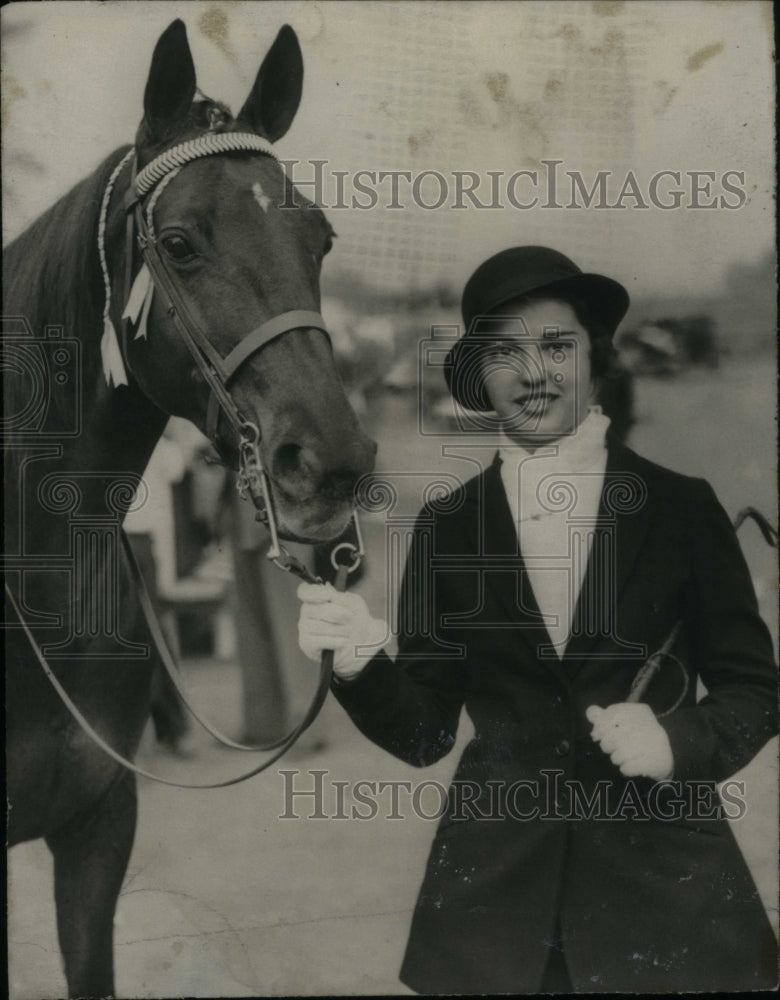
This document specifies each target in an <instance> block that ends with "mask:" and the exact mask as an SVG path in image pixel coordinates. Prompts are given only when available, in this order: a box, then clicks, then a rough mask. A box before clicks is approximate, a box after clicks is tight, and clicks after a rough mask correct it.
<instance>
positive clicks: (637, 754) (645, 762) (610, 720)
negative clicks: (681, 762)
mask: <svg viewBox="0 0 780 1000" xmlns="http://www.w3.org/2000/svg"><path fill="white" fill-rule="evenodd" d="M585 715H586V717H587V719H588V722H591V723H593V731H592V732H591V734H590V735H591V739H593V740H594V741H595V742H596V743H598V744H600V746H601V749H602V750H603V751H604V753H606V754H609V758H610V760H611V761H612V763H613V764H615V765H617V767H619V768H620V771H621V773H622V774H624V775H625V776H626V777H627V778H638V777H645V778H653V779H654V780H655V781H666V780H668V779H669V778H671V776H672V773H673V772H674V757H673V756H672V748H671V745H670V744H669V737H668V736H667V734H666V730H665V729H664V727H663V726H662V725H661V723H660V722H659V721H658V719H657V718H656V717H655V715H654V713H653V710H652V709H651V708H650V706H649V705H643V704H636V705H634V704H629V703H628V702H620V703H618V704H616V705H610V706H609V707H608V708H599V707H598V705H591V706H590V707H589V708H588V709H586V711H585Z"/></svg>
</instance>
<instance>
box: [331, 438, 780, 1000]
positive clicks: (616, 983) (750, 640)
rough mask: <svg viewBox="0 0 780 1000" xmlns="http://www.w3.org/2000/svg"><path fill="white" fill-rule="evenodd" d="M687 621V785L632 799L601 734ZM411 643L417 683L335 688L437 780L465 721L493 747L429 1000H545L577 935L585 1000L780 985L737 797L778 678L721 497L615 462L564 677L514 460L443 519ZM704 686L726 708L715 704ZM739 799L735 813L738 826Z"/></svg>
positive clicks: (682, 756)
mask: <svg viewBox="0 0 780 1000" xmlns="http://www.w3.org/2000/svg"><path fill="white" fill-rule="evenodd" d="M680 619H682V622H683V627H682V630H681V633H680V638H679V642H678V644H677V645H676V646H675V649H674V652H675V653H676V655H677V656H678V658H679V660H680V661H681V663H682V664H683V666H684V671H685V673H686V674H687V679H688V684H687V691H686V694H685V697H684V700H683V702H682V704H681V705H680V706H679V707H678V708H677V709H676V710H675V711H674V712H672V713H671V714H669V715H667V716H666V717H663V718H662V719H661V722H662V725H663V726H664V727H665V729H666V731H667V733H668V735H669V739H670V743H671V747H672V751H673V754H674V774H673V780H672V783H671V784H668V785H666V786H657V785H655V783H654V782H652V781H651V780H649V779H645V778H640V779H631V780H629V779H626V778H624V777H623V776H622V775H621V773H620V771H619V769H618V768H617V767H616V766H615V765H613V764H612V763H611V761H610V759H609V757H608V755H607V754H605V753H604V752H603V751H602V750H601V748H600V747H599V746H598V745H597V744H595V743H594V742H593V741H592V740H591V737H590V729H591V726H590V724H589V723H588V722H587V720H586V718H585V710H586V708H587V707H588V706H589V705H592V704H596V705H600V706H602V707H606V706H608V705H611V704H613V703H616V702H622V701H625V699H626V696H627V694H628V691H629V688H630V686H631V681H632V679H633V677H634V676H635V674H636V671H637V670H638V668H639V667H640V666H641V665H642V663H643V662H644V660H645V658H646V657H647V656H648V655H649V654H650V653H652V652H653V651H655V650H657V649H658V648H659V647H660V646H661V645H662V644H663V642H664V640H665V639H666V638H667V636H668V634H669V633H670V631H671V630H672V628H673V627H674V625H675V624H676V622H677V621H678V620H680ZM399 630H400V635H399V656H398V658H397V659H396V660H395V662H394V661H392V660H391V659H390V658H389V657H388V656H387V655H386V654H385V653H384V652H381V653H379V654H378V655H377V656H375V657H374V658H373V659H372V660H371V661H370V662H369V664H368V665H367V666H366V667H365V669H364V670H363V671H362V672H361V674H360V675H359V676H358V677H357V678H356V679H355V680H353V681H351V682H349V683H346V684H344V683H342V684H338V683H337V684H335V685H334V692H335V694H336V696H337V697H338V699H339V701H340V702H341V704H342V705H343V706H344V708H345V709H346V710H347V711H348V712H349V714H350V716H351V717H352V719H353V720H354V722H355V724H356V725H357V726H358V727H359V728H360V730H361V731H362V732H363V733H364V734H365V735H366V736H368V737H369V738H370V739H371V740H373V741H374V742H375V743H377V744H379V745H380V746H381V747H383V748H385V749H386V750H388V751H389V752H390V753H391V754H393V755H395V756H396V757H399V758H401V759H402V760H405V761H408V762H409V763H410V764H414V765H416V766H421V767H423V766H426V765H429V764H432V763H434V762H435V761H436V760H438V759H439V758H440V757H442V756H443V755H444V754H446V753H447V752H448V751H449V750H450V748H451V747H452V745H453V743H454V741H455V734H456V730H457V726H458V720H459V716H460V712H461V708H462V706H464V705H465V707H466V710H467V712H468V714H469V716H470V717H471V719H472V721H473V723H474V727H475V736H474V738H473V740H472V741H471V742H470V743H469V744H468V746H467V747H466V749H465V751H464V753H463V755H462V757H461V760H460V763H459V766H458V769H457V773H456V776H455V780H454V782H453V786H452V787H451V789H450V802H449V804H448V809H447V811H446V813H445V814H444V816H443V817H442V819H441V822H440V824H439V827H438V830H437V833H436V837H435V840H434V843H433V847H432V849H431V852H430V856H429V858H428V864H427V868H426V872H425V878H424V881H423V884H422V888H421V890H420V894H419V898H418V901H417V906H416V909H415V913H414V918H413V921H412V927H411V932H410V938H409V942H408V946H407V950H406V956H405V958H404V963H403V968H402V970H401V979H402V980H403V981H404V982H405V983H407V984H408V985H409V986H410V987H412V988H413V989H414V990H416V991H418V992H424V993H491V992H492V993H524V992H535V991H536V990H538V989H539V986H540V984H541V981H542V976H543V974H544V969H545V966H546V963H547V960H548V958H549V943H550V941H551V940H552V939H553V937H554V935H555V934H556V933H557V932H560V934H561V936H562V938H563V942H564V951H565V958H566V963H567V966H568V970H569V975H570V977H571V980H572V983H573V984H574V988H575V989H576V990H578V991H606V992H611V991H626V992H640V991H641V992H676V991H681V992H683V991H699V990H702V991H704V990H717V991H730V990H740V989H751V988H752V989H756V988H760V987H766V986H769V985H771V984H772V983H774V982H775V981H776V970H777V957H776V946H775V941H774V936H773V934H772V931H771V928H770V926H769V923H768V921H767V918H766V915H765V912H764V909H763V907H762V905H761V902H760V900H759V897H758V895H757V892H756V888H755V885H754V883H753V880H752V878H751V875H750V873H749V871H748V868H747V866H746V864H745V861H744V860H743V857H742V854H741V852H740V850H739V848H738V846H737V844H736V841H735V840H734V836H733V834H732V832H731V829H730V826H729V823H728V821H727V819H726V818H725V816H724V815H722V808H720V807H719V799H718V797H717V794H716V792H715V783H716V782H721V781H723V780H724V779H727V778H729V777H730V776H731V775H733V774H734V773H735V772H736V771H737V770H738V769H740V768H741V767H743V766H744V765H746V764H747V763H748V762H749V761H750V760H751V759H752V758H753V757H754V756H755V754H756V753H757V752H758V751H759V750H760V749H761V747H762V746H763V745H764V744H765V743H766V742H767V741H768V740H769V739H770V737H771V736H772V735H773V734H774V733H775V731H776V724H777V686H776V668H775V665H774V658H773V650H772V644H771V640H770V637H769V634H768V631H767V629H766V626H765V625H764V623H763V622H762V620H761V618H760V617H759V615H758V611H757V606H756V600H755V595H754V591H753V586H752V582H751V579H750V575H749V572H748V569H747V566H746V564H745V561H744V558H743V556H742V553H741V551H740V548H739V545H738V542H737V540H736V537H735V534H734V531H733V529H732V527H731V524H730V522H729V520H728V517H727V516H726V514H725V513H724V511H723V509H722V508H721V506H720V505H719V503H718V501H717V500H716V498H715V495H714V493H713V491H712V489H711V488H710V486H709V485H708V484H707V483H706V482H704V481H703V480H698V479H691V478H689V477H685V476H682V475H679V474H676V473H673V472H670V471H668V470H666V469H663V468H661V467H660V466H657V465H654V464H652V463H651V462H648V461H646V460H644V459H642V458H640V457H639V456H638V455H636V454H634V453H633V452H632V451H630V450H629V449H627V448H625V447H624V446H623V445H621V444H619V443H618V442H617V441H614V440H609V439H608V461H607V468H606V473H605V479H604V487H603V490H602V495H601V502H600V507H599V514H598V522H597V527H596V532H595V537H594V541H593V545H592V549H591V555H590V558H589V560H588V565H587V570H586V574H585V581H584V584H583V587H582V592H581V594H580V598H579V602H578V605H577V610H576V612H575V617H574V624H573V628H572V635H571V638H570V640H569V643H568V645H567V647H566V650H565V655H564V656H563V657H562V658H561V659H559V658H558V657H557V655H552V656H550V655H545V649H544V647H545V645H546V644H547V643H548V642H549V640H548V638H547V633H546V630H545V627H544V624H543V622H542V619H541V616H540V612H539V609H538V607H537V605H536V602H535V600H534V596H533V592H532V590H531V588H530V586H529V584H528V580H527V574H526V572H525V571H524V567H523V559H522V554H521V553H520V552H519V549H518V541H517V533H516V530H515V526H514V524H513V519H512V515H511V513H510V510H509V506H508V503H507V499H506V494H505V492H504V488H503V485H502V482H501V477H500V471H499V459H498V457H496V460H495V461H494V463H493V464H492V466H491V467H490V468H488V469H487V470H486V471H485V472H483V473H482V474H481V475H479V476H477V477H476V478H474V479H472V480H470V481H469V482H468V483H466V485H465V486H464V487H462V488H460V489H459V490H457V491H456V492H455V493H453V494H452V495H451V496H450V497H448V498H446V499H445V500H444V501H443V502H441V503H437V504H436V505H430V506H428V507H426V508H425V509H424V510H423V511H422V513H421V514H420V517H419V519H418V521H417V525H416V528H415V534H414V539H413V543H412V547H411V551H410V556H409V559H408V562H407V568H406V573H405V578H404V582H403V586H402V592H401V597H400V601H399ZM548 654H549V650H548ZM668 666H669V668H668V669H665V670H664V671H663V672H662V675H661V676H660V677H659V681H658V683H657V684H656V685H655V690H653V689H651V690H652V695H648V699H647V700H650V701H651V704H652V703H653V700H655V704H654V707H655V708H656V710H657V711H658V712H659V713H660V711H661V709H662V707H663V706H664V705H666V706H668V705H669V704H671V703H672V702H673V701H674V700H675V697H676V693H679V692H680V690H681V688H682V683H681V682H682V676H681V669H680V667H679V666H675V665H673V664H672V665H668ZM697 678H701V679H702V681H703V683H704V685H705V686H706V690H707V694H706V697H704V698H703V699H702V700H700V701H699V702H698V703H697V701H696V681H697ZM475 788H479V789H482V792H481V793H480V795H479V797H478V798H477V799H476V800H474V794H475V791H474V790H475ZM466 790H467V791H466ZM738 798H739V796H738V790H734V789H732V799H734V802H732V803H731V806H730V808H729V813H730V814H731V815H735V814H736V813H737V812H738V810H739V804H738V802H737V801H736V800H737V799H738ZM465 799H469V800H470V801H469V802H464V800H465ZM488 817H489V818H488Z"/></svg>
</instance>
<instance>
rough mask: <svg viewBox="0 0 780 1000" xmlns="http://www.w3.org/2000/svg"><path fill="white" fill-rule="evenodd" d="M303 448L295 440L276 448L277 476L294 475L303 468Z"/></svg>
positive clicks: (275, 467) (275, 465) (275, 463)
mask: <svg viewBox="0 0 780 1000" xmlns="http://www.w3.org/2000/svg"><path fill="white" fill-rule="evenodd" d="M302 451H303V448H301V446H300V445H298V444H295V443H293V442H289V443H288V444H282V445H280V446H279V447H278V448H277V449H276V454H275V456H274V473H275V475H276V477H277V478H286V477H288V476H294V475H295V474H296V473H298V472H300V469H301V452H302Z"/></svg>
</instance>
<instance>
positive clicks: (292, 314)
mask: <svg viewBox="0 0 780 1000" xmlns="http://www.w3.org/2000/svg"><path fill="white" fill-rule="evenodd" d="M234 152H254V153H261V154H262V155H264V156H270V157H271V158H272V159H274V160H276V157H275V156H274V153H273V151H272V149H271V147H270V145H269V143H268V142H267V141H266V140H265V139H262V138H260V136H257V135H254V134H252V133H244V132H222V133H216V132H209V133H206V134H205V135H202V136H199V137H198V138H197V139H191V140H189V141H187V142H183V143H179V144H178V145H176V146H173V147H172V148H171V149H168V150H166V151H165V152H164V153H161V154H160V155H159V156H157V157H155V159H153V160H152V161H151V162H150V163H149V164H147V166H145V167H144V168H143V169H142V170H141V171H138V172H137V171H136V159H135V157H134V156H132V167H131V180H130V186H129V188H128V190H127V193H126V195H125V198H124V207H125V214H126V228H125V233H126V235H125V248H126V253H125V282H124V288H125V302H127V300H128V299H129V296H130V289H131V285H132V269H133V245H134V241H135V242H137V245H138V248H139V250H140V251H141V255H142V257H143V261H144V265H145V266H146V267H147V268H148V270H149V274H150V276H151V280H152V283H153V285H154V288H155V290H156V291H157V293H158V294H160V295H161V296H162V299H163V303H164V306H165V309H166V311H167V313H168V315H169V316H170V317H171V318H172V319H173V321H174V323H175V325H176V328H177V330H178V332H179V334H180V336H181V338H182V340H183V341H184V343H185V345H186V347H187V349H188V351H189V352H190V354H191V355H192V358H193V360H194V362H195V364H196V365H197V367H198V369H199V371H200V373H201V375H202V376H203V378H204V379H205V381H206V384H207V385H208V386H209V388H210V390H211V394H210V396H209V402H208V408H207V413H206V436H207V437H208V438H209V439H210V440H211V441H212V442H214V441H215V439H216V434H217V427H218V423H219V417H220V414H224V416H225V417H226V418H227V419H228V420H229V422H230V423H231V425H232V426H233V429H234V430H235V432H236V434H237V436H238V438H239V462H240V466H239V469H240V471H239V480H238V489H239V492H240V493H241V495H242V497H248V498H249V499H250V500H251V501H252V503H253V504H254V505H255V507H256V509H257V510H258V512H259V514H260V519H261V520H263V521H265V522H266V523H267V525H268V529H269V532H270V534H271V550H270V551H269V554H268V557H269V558H270V559H273V560H275V561H276V560H279V559H280V558H281V557H282V555H283V549H282V547H281V546H280V545H279V541H278V534H277V528H276V520H275V516H274V509H273V504H272V502H271V490H270V485H269V482H268V477H267V475H266V472H265V470H264V469H263V465H262V461H261V459H260V429H259V428H258V426H257V425H256V424H254V423H252V422H250V421H248V420H246V419H245V417H244V416H243V415H242V414H241V412H240V411H239V409H238V407H237V406H236V404H235V402H234V401H233V398H232V396H231V395H230V392H229V389H228V383H229V382H230V380H231V379H232V378H233V376H235V374H236V373H237V372H238V370H239V369H240V368H241V366H242V365H243V364H244V363H245V362H246V361H248V360H249V359H250V358H251V357H252V356H253V355H254V354H256V353H257V351H259V350H260V349H261V348H262V347H264V346H265V345H266V344H267V343H269V341H271V340H274V339H276V338H277V337H281V336H282V335H283V334H285V333H288V332H289V331H290V330H295V329H298V328H301V327H307V328H313V329H318V330H322V331H323V333H325V335H326V336H327V335H328V331H327V327H326V326H325V321H324V320H323V318H322V316H321V315H320V314H319V313H318V312H313V311H310V310H302V309H295V310H291V311H289V312H284V313H280V314H279V315H277V316H274V317H272V318H271V319H269V320H266V321H265V322H264V323H261V324H260V326H258V327H255V329H253V330H251V331H250V332H249V333H248V334H247V335H246V336H245V337H242V338H241V340H240V341H239V342H238V344H237V345H236V346H235V347H234V348H233V350H232V351H231V352H230V353H229V354H228V355H227V357H222V356H221V355H220V354H219V352H218V351H217V350H216V348H215V347H214V345H213V344H212V343H211V341H210V340H209V339H208V337H207V336H206V334H205V333H204V331H203V330H202V329H201V327H200V325H199V323H198V322H197V320H196V319H195V317H194V316H193V315H192V312H191V310H190V309H189V307H188V305H187V303H186V301H185V299H184V297H183V296H182V294H181V293H180V291H179V289H178V287H177V285H176V282H175V281H174V280H173V279H172V276H171V274H170V271H169V269H168V267H167V266H166V263H165V260H164V259H163V257H162V255H161V254H160V251H159V248H158V242H157V236H156V233H155V229H154V209H155V206H156V204H157V200H158V199H159V197H160V195H161V194H162V192H163V191H164V190H165V188H166V187H167V185H168V184H169V183H170V182H171V181H172V180H173V179H174V178H175V177H176V176H177V174H178V173H179V171H180V170H181V169H182V167H183V166H185V165H186V164H187V163H191V162H192V161H193V160H197V159H201V158H203V157H206V156H214V155H224V154H226V153H234ZM129 159H131V157H130V156H128V160H129ZM145 200H146V204H145V205H144V202H145ZM123 339H124V338H123ZM124 355H125V357H127V351H126V349H125V352H124ZM284 556H285V558H288V559H289V558H290V557H289V553H284ZM283 568H285V569H286V568H288V564H287V563H285V564H284V565H283Z"/></svg>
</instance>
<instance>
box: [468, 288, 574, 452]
mask: <svg viewBox="0 0 780 1000" xmlns="http://www.w3.org/2000/svg"><path fill="white" fill-rule="evenodd" d="M500 314H501V319H500V321H499V322H498V323H497V325H496V334H495V342H494V343H493V344H492V345H490V346H487V347H486V348H485V350H484V352H483V353H482V378H483V380H484V384H485V389H486V392H487V395H488V398H489V399H490V402H491V404H492V406H493V408H494V410H495V411H496V413H497V414H498V416H499V417H500V418H501V422H502V425H503V429H504V432H505V433H506V435H507V436H508V437H509V438H510V439H511V440H512V441H514V442H515V443H516V444H519V445H521V446H522V447H523V448H530V449H533V448H537V447H539V446H541V445H545V444H550V443H551V442H552V441H556V440H557V439H558V438H560V437H564V436H565V435H569V434H573V433H574V431H575V430H576V429H577V427H578V426H579V425H580V423H582V421H583V420H584V419H585V416H586V414H587V412H588V406H589V404H590V402H591V389H592V380H591V367H590V338H589V336H588V331H587V330H586V329H585V327H583V326H582V324H581V323H580V322H579V320H578V319H577V315H576V313H575V312H574V309H573V308H572V307H571V306H570V305H569V303H568V302H562V301H559V300H557V299H540V300H538V301H535V302H532V303H526V304H524V305H521V304H517V303H515V304H514V305H513V304H512V303H509V304H508V305H506V306H502V307H501V310H500Z"/></svg>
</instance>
